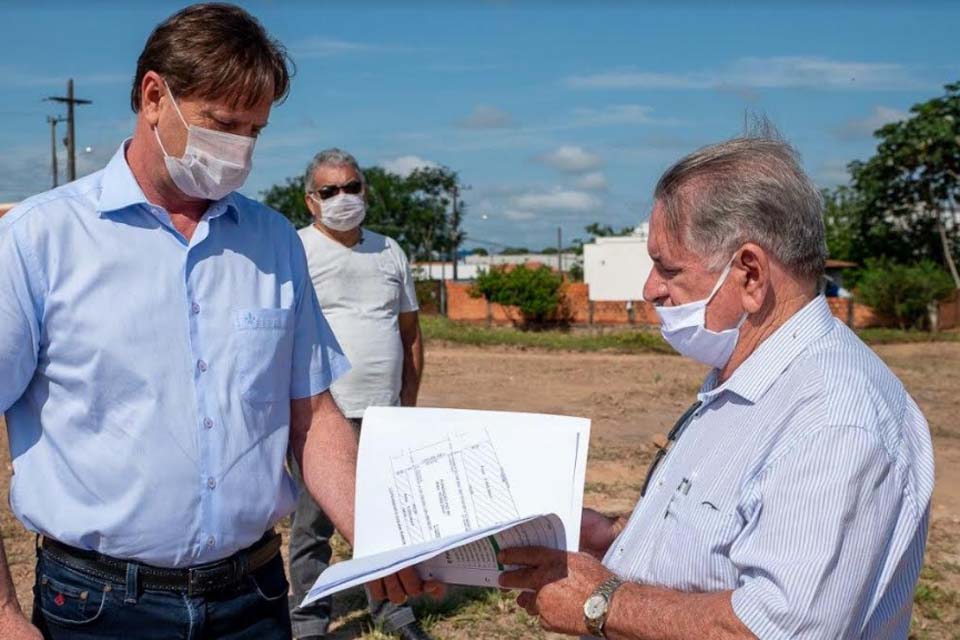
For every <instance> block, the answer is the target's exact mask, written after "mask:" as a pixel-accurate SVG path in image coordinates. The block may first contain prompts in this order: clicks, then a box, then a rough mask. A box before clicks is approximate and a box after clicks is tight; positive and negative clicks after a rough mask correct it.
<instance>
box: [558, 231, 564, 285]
mask: <svg viewBox="0 0 960 640" xmlns="http://www.w3.org/2000/svg"><path fill="white" fill-rule="evenodd" d="M557 272H558V273H559V274H560V279H561V280H563V228H562V227H557Z"/></svg>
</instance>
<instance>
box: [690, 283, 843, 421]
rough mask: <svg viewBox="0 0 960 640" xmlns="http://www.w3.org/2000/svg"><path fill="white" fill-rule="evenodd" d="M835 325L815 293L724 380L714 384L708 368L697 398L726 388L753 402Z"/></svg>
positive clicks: (714, 376)
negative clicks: (708, 373)
mask: <svg viewBox="0 0 960 640" xmlns="http://www.w3.org/2000/svg"><path fill="white" fill-rule="evenodd" d="M836 326H837V323H836V319H835V318H834V317H833V313H831V311H830V305H829V304H828V303H827V299H826V298H825V297H823V296H817V297H816V298H814V299H813V300H811V301H810V302H808V303H807V304H806V305H805V306H804V307H803V308H802V309H800V310H799V311H798V312H796V313H795V314H793V315H792V316H791V317H790V318H789V319H788V320H787V321H786V322H785V323H784V324H783V326H781V327H780V328H779V329H777V330H776V331H774V332H773V334H772V335H771V336H769V337H768V338H767V339H766V340H764V341H763V342H762V343H761V344H760V346H759V347H757V348H756V350H754V352H753V353H752V354H750V356H749V357H748V358H747V359H746V360H745V361H744V362H743V364H741V365H740V366H739V367H737V369H736V371H734V372H733V375H732V376H730V378H729V379H728V380H727V381H726V382H725V383H723V384H721V385H719V386H717V376H718V375H719V374H720V372H719V370H718V369H714V370H713V371H711V372H710V375H709V376H707V379H706V381H704V383H703V386H702V387H701V388H700V393H699V394H698V396H699V398H700V400H702V401H704V402H708V401H709V400H711V399H713V398H714V397H716V396H718V395H720V394H721V393H723V392H724V391H730V392H731V393H735V394H737V395H738V396H740V397H741V398H743V399H744V400H747V401H748V402H751V403H756V402H757V401H758V400H760V398H761V397H763V394H764V393H766V392H767V389H769V388H770V387H771V386H772V385H773V383H774V382H775V381H776V380H777V378H779V377H780V374H782V373H783V372H784V371H786V370H787V368H788V367H789V366H790V364H791V363H793V361H794V360H796V359H797V357H798V356H799V355H800V354H801V353H803V352H804V351H805V350H806V349H807V347H809V346H810V345H811V344H812V343H813V342H814V341H815V340H817V339H818V338H821V337H823V336H824V335H826V334H827V333H828V332H830V331H831V330H832V329H834V328H835V327H836Z"/></svg>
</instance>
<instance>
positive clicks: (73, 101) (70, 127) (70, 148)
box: [47, 78, 92, 182]
mask: <svg viewBox="0 0 960 640" xmlns="http://www.w3.org/2000/svg"><path fill="white" fill-rule="evenodd" d="M47 100H50V101H52V102H62V103H65V104H66V105H67V180H68V181H70V182H72V181H74V180H76V179H77V136H76V118H75V117H74V114H73V108H74V106H75V105H78V104H92V101H90V100H81V99H80V98H74V97H73V78H70V79H69V80H67V95H65V96H50V97H49V98H47Z"/></svg>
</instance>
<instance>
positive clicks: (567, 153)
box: [537, 145, 603, 173]
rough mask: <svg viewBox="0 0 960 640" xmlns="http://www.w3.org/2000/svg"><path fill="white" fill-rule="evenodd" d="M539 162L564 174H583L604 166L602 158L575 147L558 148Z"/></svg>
mask: <svg viewBox="0 0 960 640" xmlns="http://www.w3.org/2000/svg"><path fill="white" fill-rule="evenodd" d="M537 160H538V161H540V162H542V163H543V164H545V165H547V166H548V167H553V168H554V169H557V170H558V171H563V172H564V173H583V172H585V171H590V170H591V169H596V168H597V167H599V166H601V165H602V164H603V160H601V159H600V156H598V155H596V154H595V153H591V152H589V151H587V150H586V149H584V148H583V147H578V146H575V145H564V146H562V147H558V148H556V149H554V150H553V151H551V152H549V153H545V154H543V155H542V156H539V157H538V158H537Z"/></svg>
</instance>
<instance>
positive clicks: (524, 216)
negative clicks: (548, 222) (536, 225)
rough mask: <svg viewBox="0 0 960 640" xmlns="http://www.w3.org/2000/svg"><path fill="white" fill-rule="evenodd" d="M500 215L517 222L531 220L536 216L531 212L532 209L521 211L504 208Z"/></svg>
mask: <svg viewBox="0 0 960 640" xmlns="http://www.w3.org/2000/svg"><path fill="white" fill-rule="evenodd" d="M501 215H502V216H503V217H504V218H506V219H507V220H514V221H517V222H522V221H524V220H533V219H534V218H536V217H537V214H535V213H533V212H532V211H523V210H521V209H504V210H503V211H502V212H501Z"/></svg>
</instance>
